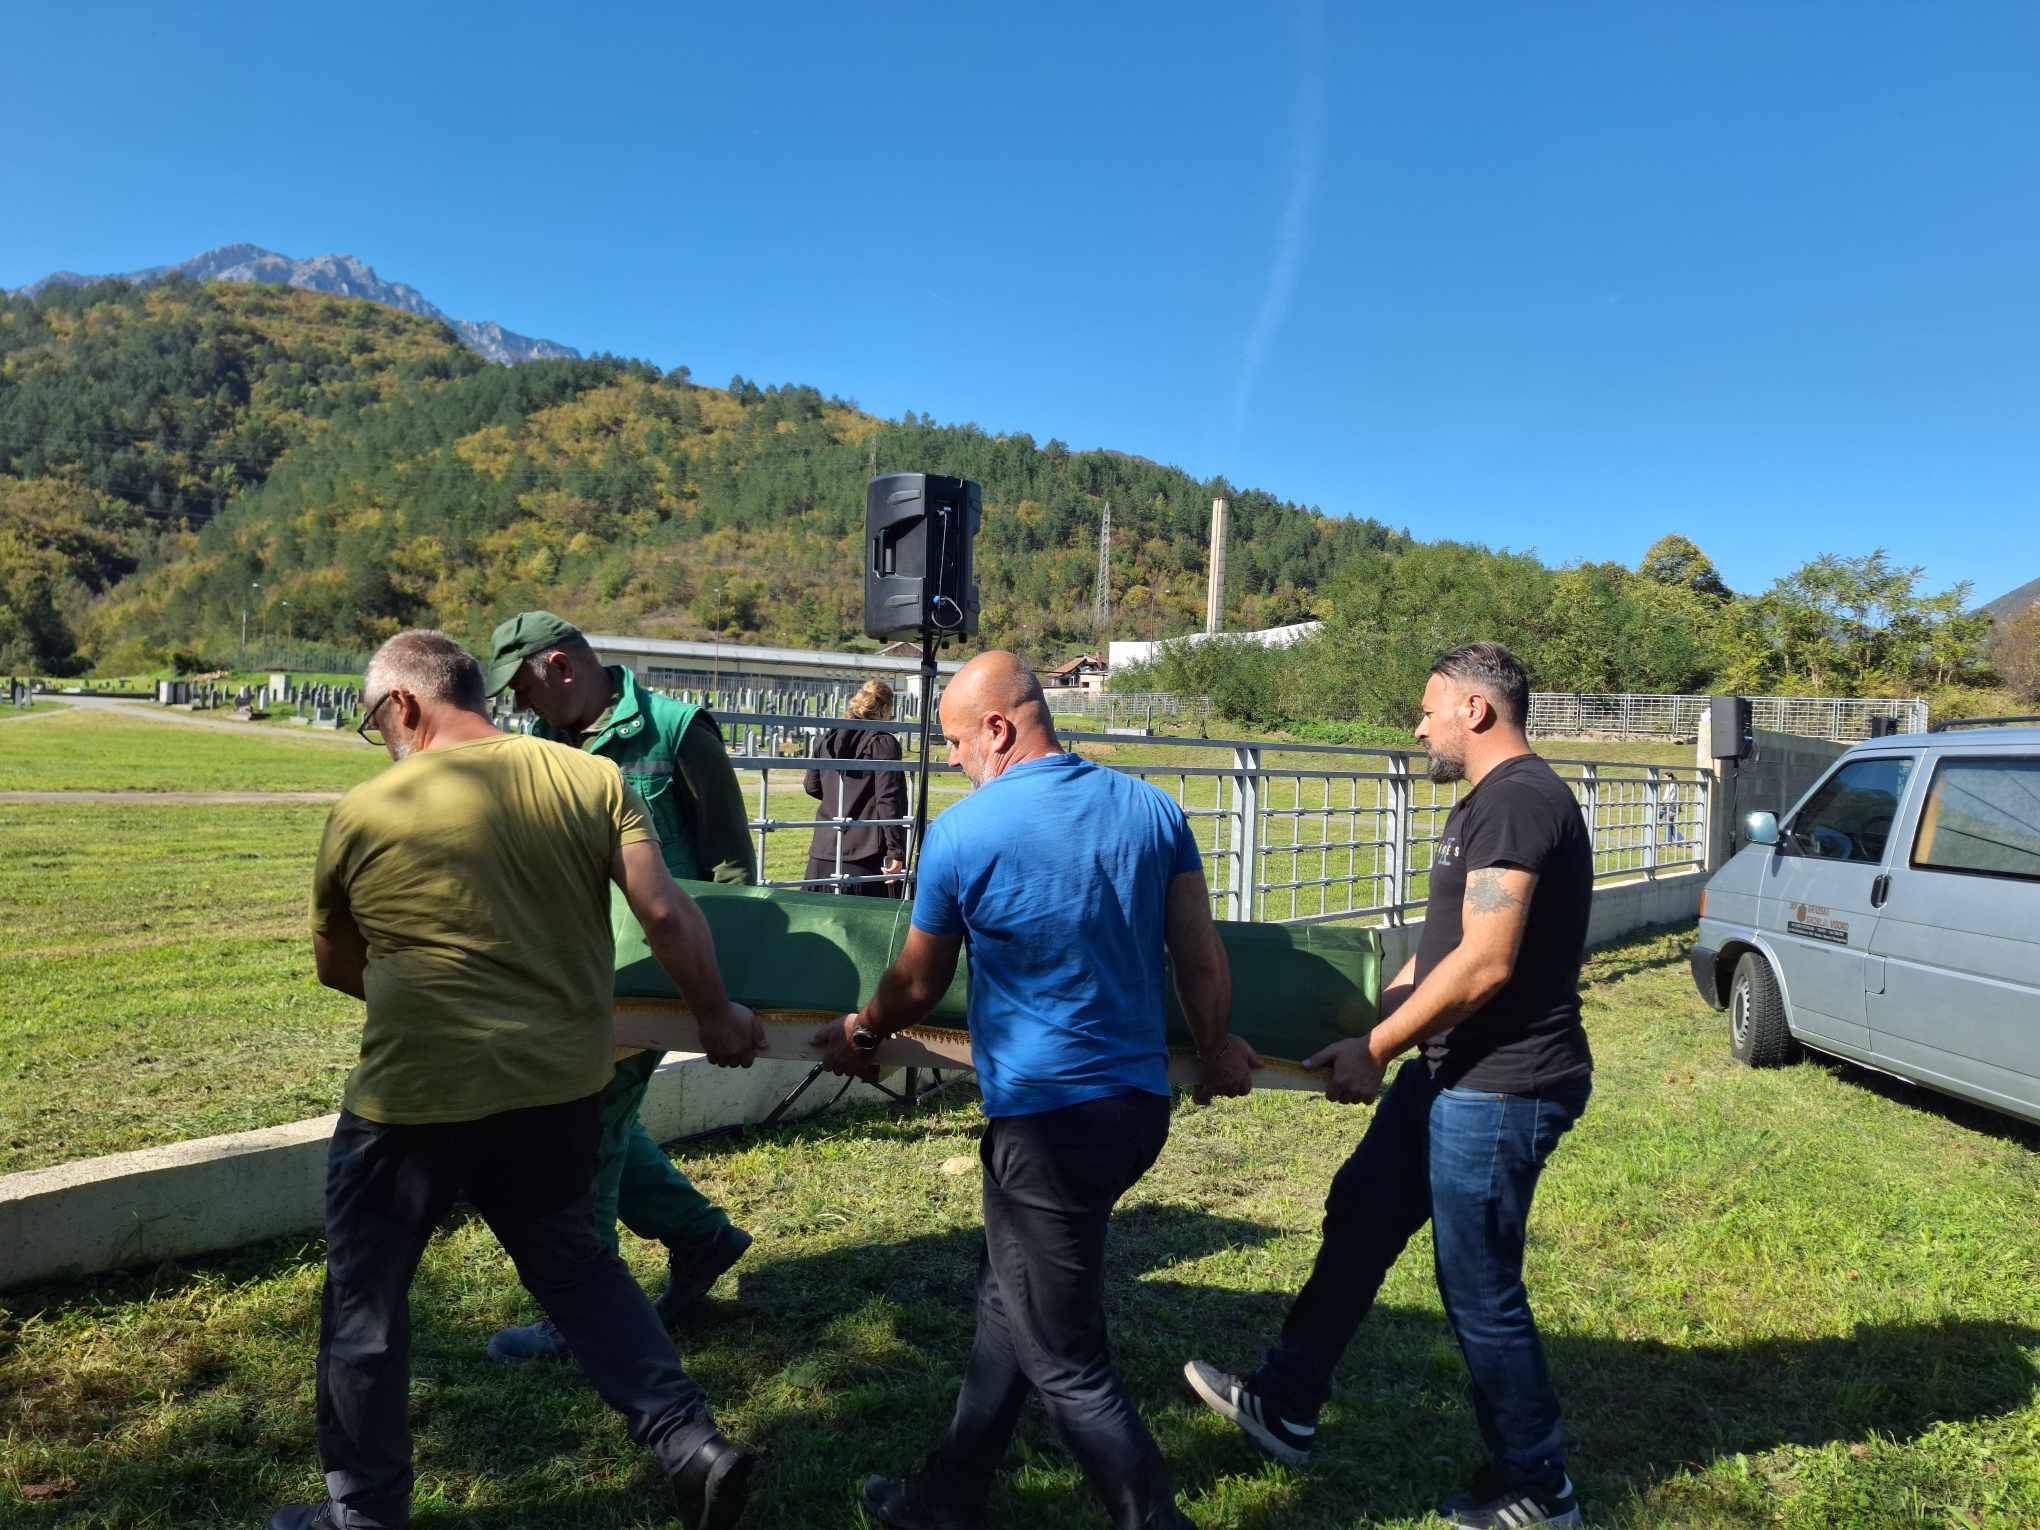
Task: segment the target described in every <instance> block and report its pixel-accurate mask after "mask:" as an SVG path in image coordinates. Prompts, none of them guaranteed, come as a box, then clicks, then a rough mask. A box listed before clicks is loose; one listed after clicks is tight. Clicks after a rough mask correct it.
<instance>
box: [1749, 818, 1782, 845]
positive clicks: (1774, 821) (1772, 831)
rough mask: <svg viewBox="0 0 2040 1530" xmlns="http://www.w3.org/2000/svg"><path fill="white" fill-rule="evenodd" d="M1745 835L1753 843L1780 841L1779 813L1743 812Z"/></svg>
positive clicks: (1768, 843)
mask: <svg viewBox="0 0 2040 1530" xmlns="http://www.w3.org/2000/svg"><path fill="white" fill-rule="evenodd" d="M1742 823H1743V837H1744V838H1745V839H1747V840H1748V841H1749V842H1750V843H1751V844H1753V845H1775V844H1777V843H1778V815H1777V814H1776V813H1745V814H1743V821H1742Z"/></svg>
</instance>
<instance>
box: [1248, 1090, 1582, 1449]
mask: <svg viewBox="0 0 2040 1530" xmlns="http://www.w3.org/2000/svg"><path fill="white" fill-rule="evenodd" d="M1592 1087H1593V1086H1592V1084H1591V1082H1590V1081H1588V1080H1586V1079H1581V1080H1580V1081H1579V1082H1577V1083H1568V1084H1565V1085H1562V1086H1560V1087H1558V1088H1554V1089H1551V1090H1548V1091H1546V1092H1544V1093H1542V1094H1535V1095H1526V1094H1489V1093H1485V1092H1481V1091H1476V1090H1470V1089H1440V1088H1439V1087H1438V1086H1437V1085H1436V1084H1435V1083H1434V1082H1433V1081H1432V1078H1431V1071H1430V1068H1429V1066H1428V1065H1427V1064H1426V1063H1424V1062H1423V1061H1422V1060H1421V1059H1418V1060H1414V1061H1411V1062H1406V1063H1404V1064H1403V1065H1402V1067H1401V1068H1399V1069H1398V1070H1396V1075H1395V1082H1394V1084H1393V1085H1392V1086H1391V1087H1390V1088H1389V1090H1388V1092H1387V1094H1385V1095H1384V1096H1383V1097H1382V1101H1381V1104H1380V1105H1379V1106H1378V1107H1377V1108H1376V1109H1375V1112H1374V1120H1373V1121H1372V1122H1371V1123H1369V1125H1368V1128H1367V1133H1366V1135H1365V1136H1363V1137H1362V1138H1361V1139H1360V1145H1359V1147H1357V1148H1355V1149H1354V1150H1353V1154H1352V1156H1351V1157H1350V1158H1348V1159H1347V1160H1346V1162H1345V1165H1344V1166H1343V1167H1342V1168H1341V1169H1340V1170H1339V1172H1338V1174H1337V1175H1335V1176H1334V1177H1333V1179H1332V1188H1331V1191H1330V1193H1329V1195H1328V1196H1327V1197H1326V1199H1325V1223H1324V1242H1323V1243H1322V1244H1321V1245H1320V1247H1319V1249H1318V1257H1317V1264H1316V1266H1315V1267H1314V1268H1313V1269H1312V1270H1311V1275H1310V1279H1309V1280H1308V1281H1307V1282H1305V1284H1304V1287H1303V1290H1302V1291H1300V1292H1299V1293H1298V1294H1297V1298H1296V1301H1295V1303H1294V1304H1293V1305H1292V1306H1291V1307H1290V1309H1289V1316H1288V1318H1287V1320H1286V1321H1285V1322H1284V1323H1283V1325H1282V1337H1281V1338H1280V1339H1279V1340H1278V1341H1277V1342H1276V1344H1275V1346H1274V1347H1273V1348H1272V1349H1270V1350H1269V1351H1268V1354H1267V1357H1266V1358H1265V1359H1264V1360H1263V1361H1262V1362H1261V1368H1260V1370H1258V1371H1257V1372H1255V1374H1254V1378H1253V1385H1254V1387H1255V1389H1256V1390H1257V1391H1259V1392H1260V1393H1261V1394H1262V1396H1264V1397H1266V1398H1267V1399H1268V1400H1269V1402H1270V1404H1271V1405H1272V1406H1273V1407H1274V1408H1275V1410H1276V1411H1277V1412H1280V1413H1282V1414H1283V1415H1285V1416H1286V1417H1290V1418H1296V1419H1304V1418H1314V1417H1315V1416H1316V1415H1317V1412H1318V1410H1319V1409H1320V1408H1322V1407H1323V1406H1324V1404H1325V1401H1326V1399H1327V1398H1329V1397H1330V1396H1331V1393H1332V1371H1333V1370H1334V1368H1335V1367H1337V1365H1338V1363H1339V1357H1340V1356H1341V1355H1343V1354H1344V1353H1345V1351H1346V1346H1347V1345H1348V1344H1349V1343H1351V1342H1352V1338H1353V1335H1354V1333H1355V1331H1357V1330H1358V1328H1359V1327H1360V1321H1361V1319H1362V1318H1364V1317H1366V1315H1367V1311H1368V1309H1369V1308H1370V1307H1372V1306H1373V1305H1374V1297H1375V1294H1376V1293H1377V1292H1378V1291H1379V1290H1380V1289H1381V1282H1382V1280H1383V1278H1384V1277H1385V1276H1386V1275H1387V1274H1388V1271H1389V1267H1390V1266H1391V1265H1393V1264H1394V1263H1395V1261H1396V1259H1397V1258H1398V1257H1399V1256H1400V1255H1401V1253H1402V1251H1403V1246H1404V1245H1405V1244H1407V1243H1408V1242H1409V1240H1410V1238H1411V1237H1412V1236H1413V1235H1414V1234H1415V1233H1416V1232H1417V1230H1418V1229H1419V1228H1421V1227H1422V1226H1423V1225H1424V1224H1425V1223H1426V1222H1429V1223H1430V1224H1431V1236H1432V1242H1433V1244H1434V1246H1435V1249H1436V1256H1435V1257H1436V1266H1437V1276H1438V1293H1439V1295H1440V1296H1441V1297H1443V1298H1444V1302H1445V1315H1446V1317H1447V1318H1448V1319H1450V1320H1451V1323H1452V1331H1453V1332H1454V1333H1455V1334H1456V1335H1457V1336H1458V1339H1459V1352H1460V1353H1461V1354H1462V1355H1463V1356H1465V1358H1466V1368H1467V1371H1468V1372H1469V1374H1470V1376H1471V1380H1472V1393H1473V1411H1474V1417H1475V1418H1476V1419H1477V1420H1478V1421H1479V1424H1480V1432H1481V1438H1482V1439H1484V1440H1485V1441H1486V1442H1487V1447H1488V1452H1489V1454H1490V1455H1491V1456H1492V1457H1493V1459H1494V1464H1495V1465H1496V1467H1497V1468H1499V1469H1500V1470H1501V1471H1502V1472H1503V1474H1504V1475H1505V1476H1506V1477H1507V1478H1508V1480H1509V1483H1510V1485H1511V1486H1526V1487H1544V1488H1555V1487H1556V1486H1558V1484H1559V1483H1560V1482H1561V1481H1562V1480H1563V1478H1564V1476H1565V1440H1564V1435H1563V1433H1562V1431H1561V1429H1560V1427H1559V1416H1558V1393H1557V1392H1556V1390H1554V1389H1553V1387H1552V1384H1551V1376H1550V1373H1549V1372H1548V1371H1547V1370H1546V1368H1545V1364H1544V1345H1543V1343H1542V1341H1541V1340H1539V1338H1538V1336H1537V1322H1536V1319H1535V1318H1533V1317H1532V1316H1531V1313H1530V1298H1529V1295H1528V1293H1527V1292H1525V1290H1524V1289H1523V1230H1524V1226H1525V1224H1526V1223H1527V1222H1528V1221H1529V1219H1530V1198H1531V1196H1532V1195H1533V1194H1534V1193H1535V1192H1536V1189H1537V1177H1538V1175H1539V1174H1540V1173H1541V1172H1542V1171H1543V1168H1544V1161H1545V1159H1547V1158H1549V1157H1550V1156H1551V1150H1552V1149H1553V1148H1554V1147H1556V1146H1557V1145H1558V1139H1559V1138H1560V1137H1562V1136H1564V1135H1565V1133H1566V1130H1567V1129H1568V1128H1569V1127H1570V1126H1571V1125H1572V1124H1573V1122H1575V1121H1577V1120H1578V1119H1579V1118H1580V1115H1581V1113H1582V1112H1584V1111H1585V1109H1586V1107H1587V1096H1588V1094H1589V1093H1590V1092H1591V1091H1592Z"/></svg>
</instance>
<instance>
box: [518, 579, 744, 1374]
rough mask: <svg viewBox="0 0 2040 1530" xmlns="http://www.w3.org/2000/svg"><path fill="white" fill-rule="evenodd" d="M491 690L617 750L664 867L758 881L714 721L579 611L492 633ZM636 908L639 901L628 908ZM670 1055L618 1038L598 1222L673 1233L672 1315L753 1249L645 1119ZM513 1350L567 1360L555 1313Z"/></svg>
mask: <svg viewBox="0 0 2040 1530" xmlns="http://www.w3.org/2000/svg"><path fill="white" fill-rule="evenodd" d="M487 683H488V687H489V694H490V695H492V696H493V695H496V694H498V693H500V692H502V691H503V690H505V689H508V690H509V691H510V693H511V694H512V695H513V696H515V697H516V699H517V704H518V705H519V706H520V707H523V708H527V709H529V710H530V711H532V712H535V713H536V714H537V715H538V719H539V721H538V723H537V725H536V726H535V727H534V728H533V730H532V731H533V732H535V733H536V734H537V735H538V736H539V737H540V738H545V739H551V740H554V741H555V742H559V743H565V744H572V745H574V746H576V747H577V748H580V749H583V750H586V751H587V752H588V753H590V754H599V755H602V756H603V757H605V758H607V759H611V760H614V761H615V762H616V765H617V768H618V769H619V770H621V771H622V772H623V778H624V780H625V781H627V782H628V783H629V784H630V785H631V787H632V788H633V789H634V790H635V791H636V792H637V794H638V795H639V796H640V797H642V798H643V799H644V803H645V806H646V807H647V808H648V809H649V810H650V813H651V819H652V825H653V827H654V828H656V829H657V830H658V834H659V847H660V851H661V853H662V854H663V856H664V858H665V862H666V869H667V870H668V871H670V872H672V874H673V875H674V877H675V878H680V879H691V880H695V881H703V882H709V881H713V882H726V883H731V884H734V885H738V886H741V885H743V884H745V883H748V882H755V881H757V879H758V866H757V861H756V859H755V858H754V857H753V855H752V851H751V836H750V832H749V830H748V829H747V828H746V821H747V820H746V816H745V813H744V800H743V793H742V791H741V789H740V788H739V787H738V785H737V773H736V771H734V770H733V769H731V768H730V758H729V755H728V753H727V752H726V751H725V750H724V748H723V741H722V732H721V730H720V729H718V728H717V727H716V724H715V719H714V718H713V717H711V716H710V715H709V714H708V713H707V712H706V711H705V710H703V709H702V708H701V707H698V706H696V705H694V704H693V703H692V702H681V701H675V700H673V699H672V698H671V697H669V696H661V695H658V694H657V693H655V692H653V691H648V690H645V689H643V688H642V687H640V686H639V685H638V683H637V677H636V676H634V675H633V674H632V673H631V672H630V670H629V669H627V668H625V667H624V666H622V665H609V666H607V667H605V666H604V665H603V663H602V661H601V660H600V659H598V658H597V657H596V656H595V650H594V649H593V648H591V647H589V646H588V640H587V639H586V638H585V637H583V636H582V635H581V632H580V629H579V628H577V627H575V626H574V625H573V623H571V622H568V621H566V620H564V619H563V618H561V617H558V616H555V615H553V614H552V612H550V611H526V612H524V613H523V614H522V615H521V616H514V617H512V618H511V619H510V620H509V621H507V622H504V623H503V624H502V625H501V626H499V627H498V628H497V629H496V631H495V633H494V635H493V636H492V638H491V639H490V654H489V665H488V682H487ZM621 917H623V918H628V911H627V910H625V911H624V912H623V914H622V915H621ZM660 1056H661V1054H660V1053H658V1052H655V1051H648V1050H646V1049H644V1048H641V1047H620V1048H618V1049H617V1054H616V1075H615V1077H614V1078H612V1079H611V1080H610V1082H609V1087H608V1088H607V1089H605V1090H604V1091H603V1093H602V1143H601V1156H600V1160H599V1166H598V1168H597V1171H596V1179H595V1221H596V1231H597V1232H598V1233H599V1234H600V1235H601V1237H602V1238H603V1240H604V1241H605V1242H607V1243H608V1245H609V1246H610V1248H611V1249H614V1248H616V1246H617V1237H616V1224H617V1221H618V1220H619V1219H621V1220H622V1222H623V1224H624V1225H625V1226H626V1227H628V1228H629V1229H630V1230H631V1231H632V1232H634V1233H636V1234H637V1235H638V1236H639V1237H641V1238H650V1239H653V1240H655V1241H656V1242H659V1243H663V1244H665V1245H666V1249H667V1265H668V1274H669V1278H668V1281H667V1286H666V1293H665V1295H664V1296H662V1297H660V1298H659V1301H658V1304H657V1306H658V1313H659V1316H660V1317H661V1318H663V1319H664V1320H665V1321H666V1322H667V1324H668V1325H671V1324H672V1323H673V1322H675V1321H676V1320H677V1319H679V1318H680V1317H681V1316H682V1315H683V1314H684V1313H685V1312H686V1310H687V1309H688V1308H689V1307H690V1306H692V1305H693V1304H694V1303H695V1302H698V1301H699V1300H700V1299H701V1298H702V1297H704V1296H706V1295H707V1294H708V1290H709V1287H711V1286H713V1285H714V1284H715V1282H716V1280H717V1279H718V1278H719V1277H720V1276H721V1275H722V1274H723V1273H724V1272H725V1271H727V1270H728V1269H729V1268H730V1267H731V1266H732V1265H734V1264H735V1263H736V1262H737V1261H738V1260H739V1259H741V1258H743V1256H744V1251H745V1250H746V1249H748V1248H749V1247H750V1246H751V1235H750V1234H749V1233H747V1232H745V1231H744V1230H743V1229H742V1228H741V1227H736V1226H733V1225H732V1224H731V1222H730V1219H729V1215H728V1213H726V1212H725V1211H724V1210H723V1209H722V1208H721V1207H720V1206H717V1205H716V1204H715V1203H714V1202H713V1201H711V1200H709V1199H708V1197H706V1196H704V1195H703V1194H702V1193H701V1192H700V1191H699V1190H697V1189H695V1188H694V1186H693V1185H692V1184H691V1183H689V1181H688V1179H687V1176H686V1175H684V1174H682V1173H681V1172H680V1171H679V1170H678V1169H677V1168H675V1167H674V1166H673V1161H672V1159H670V1158H668V1157H667V1156H666V1155H665V1153H663V1152H661V1151H660V1149H659V1145H658V1144H657V1143H656V1142H654V1141H653V1140H652V1136H651V1133H649V1132H647V1131H646V1130H645V1129H644V1126H643V1124H642V1123H640V1122H639V1120H638V1104H639V1102H640V1101H641V1100H643V1099H644V1095H645V1086H646V1085H647V1084H649V1083H650V1082H651V1078H652V1071H653V1070H654V1069H655V1068H657V1067H658V1065H659V1059H660ZM489 1355H490V1357H491V1358H492V1359H496V1360H502V1361H510V1362H517V1361H525V1360H550V1359H566V1358H568V1355H569V1351H568V1348H567V1344H566V1341H565V1340H564V1339H563V1338H561V1336H560V1333H559V1330H558V1329H556V1328H554V1327H553V1325H552V1323H551V1321H550V1320H549V1319H546V1318H541V1319H539V1321H538V1322H536V1323H530V1324H526V1325H525V1326H523V1327H519V1328H506V1329H504V1330H503V1331H502V1332H501V1333H499V1334H497V1335H496V1336H495V1337H494V1338H493V1339H491V1340H490V1341H489Z"/></svg>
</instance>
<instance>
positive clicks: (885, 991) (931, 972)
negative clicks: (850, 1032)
mask: <svg viewBox="0 0 2040 1530" xmlns="http://www.w3.org/2000/svg"><path fill="white" fill-rule="evenodd" d="M962 950H963V937H962V936H961V935H930V934H929V933H928V932H927V931H926V930H924V929H921V928H920V927H918V926H916V925H911V924H910V925H908V926H907V938H906V942H905V944H903V945H902V946H901V947H900V954H899V955H898V956H896V957H894V958H893V963H892V965H891V966H890V967H888V968H886V969H885V973H884V975H883V976H882V977H880V978H879V980H878V987H877V989H876V990H874V991H873V993H872V995H871V1002H870V1003H869V1004H867V1005H865V1006H864V1008H863V1009H862V1010H861V1011H859V1012H858V1016H857V1018H858V1020H859V1021H860V1022H862V1023H863V1024H864V1025H866V1026H868V1027H869V1028H870V1029H872V1030H874V1031H877V1032H878V1033H879V1035H881V1036H890V1035H892V1034H894V1033H895V1032H896V1031H903V1030H905V1029H907V1027H908V1026H911V1025H919V1024H920V1023H921V1022H922V1021H923V1020H925V1019H927V1018H928V1015H929V1013H930V1012H931V1011H932V1010H933V1009H934V1008H935V1006H936V1005H937V1004H940V1003H941V1002H942V996H943V995H944V994H945V993H947V992H949V985H950V983H952V982H953V981H955V978H956V959H957V956H958V955H959V954H960V953H961V952H962Z"/></svg>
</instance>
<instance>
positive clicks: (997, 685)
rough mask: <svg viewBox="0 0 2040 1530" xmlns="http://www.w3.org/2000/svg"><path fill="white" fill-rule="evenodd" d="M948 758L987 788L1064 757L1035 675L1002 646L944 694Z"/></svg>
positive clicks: (972, 664)
mask: <svg viewBox="0 0 2040 1530" xmlns="http://www.w3.org/2000/svg"><path fill="white" fill-rule="evenodd" d="M941 716H942V736H943V738H945V739H947V740H948V741H949V758H950V761H951V763H953V764H955V765H956V766H958V767H959V768H960V769H961V770H962V771H963V773H964V774H965V775H966V776H968V777H969V778H970V783H971V785H973V786H983V785H984V784H985V782H987V781H989V780H991V779H992V778H993V777H994V776H997V775H1000V774H1002V773H1003V772H1004V771H1005V770H1007V769H1008V768H1009V767H1011V766H1014V765H1019V764H1023V763H1025V762H1026V761H1028V760H1034V759H1039V758H1041V757H1042V756H1043V755H1049V754H1060V753H1062V743H1061V741H1060V740H1058V739H1057V738H1056V736H1055V722H1054V720H1053V719H1052V718H1050V716H1049V715H1048V700H1047V698H1046V697H1044V696H1043V695H1042V694H1041V682H1040V681H1038V680H1036V679H1035V678H1034V671H1033V670H1031V669H1029V668H1028V667H1027V666H1026V665H1025V664H1023V663H1022V662H1021V661H1020V659H1019V657H1018V656H1017V655H1015V654H1010V653H1008V652H1006V651H1005V650H1004V649H1003V648H995V649H993V650H992V651H991V652H989V653H981V654H979V655H978V656H977V657H976V658H975V659H972V660H971V661H970V662H969V663H968V664H966V665H964V666H963V668H962V669H960V670H958V671H957V672H956V676H955V678H954V679H952V680H951V681H950V682H949V684H948V686H947V687H946V688H945V689H944V690H943V692H942V708H941Z"/></svg>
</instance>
